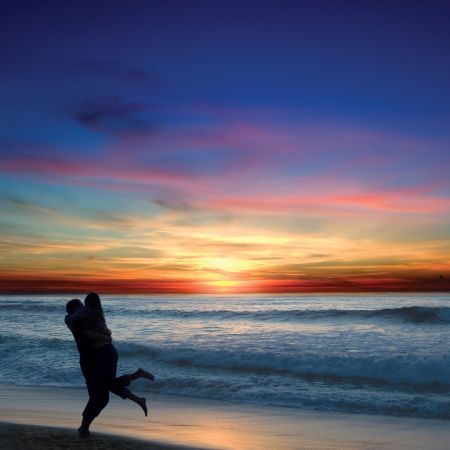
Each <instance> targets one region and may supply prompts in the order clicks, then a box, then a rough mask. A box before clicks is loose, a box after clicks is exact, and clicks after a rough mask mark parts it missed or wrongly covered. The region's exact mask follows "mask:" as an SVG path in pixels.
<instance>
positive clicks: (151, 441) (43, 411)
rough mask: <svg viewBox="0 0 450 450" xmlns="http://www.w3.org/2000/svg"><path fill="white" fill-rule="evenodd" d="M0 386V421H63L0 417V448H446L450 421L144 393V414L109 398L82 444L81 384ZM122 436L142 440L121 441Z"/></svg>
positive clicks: (264, 449) (41, 449) (128, 403)
mask: <svg viewBox="0 0 450 450" xmlns="http://www.w3.org/2000/svg"><path fill="white" fill-rule="evenodd" d="M0 392H1V393H0V421H2V422H8V423H16V424H34V425H40V426H53V427H62V428H65V429H66V430H55V429H42V428H40V429H32V428H30V427H27V428H25V429H23V431H20V430H21V429H19V428H14V427H10V428H8V426H7V425H3V426H2V427H1V430H2V431H1V435H2V436H3V437H2V439H3V440H2V441H0V448H1V449H4V450H9V448H11V449H12V448H17V449H18V448H23V449H28V448H30V449H31V448H32V449H35V450H44V449H52V450H53V449H54V450H56V449H67V450H72V449H78V448H83V449H91V448H92V449H96V450H109V449H110V448H121V449H124V450H128V449H136V450H141V449H142V450H147V449H148V450H150V449H155V450H156V449H158V450H159V449H163V448H167V445H172V446H173V445H175V446H178V447H180V446H189V447H191V448H197V449H198V448H214V449H228V450H302V449H315V450H318V449H346V450H352V449H365V450H369V449H370V450H375V449H386V450H387V449H389V450H394V449H395V450H397V449H430V450H431V449H435V450H441V449H442V450H444V449H448V443H449V442H450V423H449V421H445V420H434V419H432V420H430V419H417V418H402V417H388V416H369V415H360V414H341V413H321V412H320V413H319V412H312V411H311V412H310V411H299V410H295V409H289V408H274V407H258V406H249V405H242V404H236V403H228V402H222V401H212V400H200V399H191V398H187V397H177V396H169V395H158V394H149V393H147V394H148V395H147V403H148V406H149V412H150V413H149V417H145V416H144V415H143V414H142V412H141V411H140V410H138V407H136V405H134V404H132V403H131V402H129V401H124V400H121V399H117V398H112V399H111V402H110V404H109V405H108V407H107V408H106V409H105V410H104V411H103V413H102V415H101V416H100V417H99V418H98V419H97V420H96V421H95V422H94V424H93V426H92V428H91V430H92V433H93V439H94V440H93V441H91V442H90V443H87V442H86V441H81V442H85V443H84V444H83V445H84V446H83V447H80V440H79V438H78V437H77V434H76V428H77V427H78V426H79V420H80V414H81V411H82V409H83V406H84V402H85V401H86V398H87V397H86V392H85V390H84V389H82V388H79V389H78V388H51V387H17V386H1V390H0ZM5 427H6V428H5ZM5 430H7V431H5ZM99 433H107V434H108V435H109V436H105V435H99ZM5 436H6V437H5ZM14 436H15V437H14ZM33 436H34V437H33ZM124 437H126V438H134V439H140V440H141V441H134V442H133V441H124V440H123V438H124ZM13 438H14V439H24V440H25V441H24V442H25V443H20V445H19V444H18V445H16V446H13V447H7V446H5V445H4V443H5V442H7V441H6V440H5V439H9V440H10V441H11V439H13ZM118 440H120V442H119V441H118ZM17 442H18V443H19V441H17ZM27 442H29V444H28V443H27ZM32 442H35V445H34V446H33V445H32ZM9 445H11V444H9ZM26 445H32V446H31V447H27V446H26ZM39 445H40V447H39ZM87 445H90V447H89V446H87ZM164 445H166V447H164ZM169 448H170V447H169ZM172 448H173V447H172Z"/></svg>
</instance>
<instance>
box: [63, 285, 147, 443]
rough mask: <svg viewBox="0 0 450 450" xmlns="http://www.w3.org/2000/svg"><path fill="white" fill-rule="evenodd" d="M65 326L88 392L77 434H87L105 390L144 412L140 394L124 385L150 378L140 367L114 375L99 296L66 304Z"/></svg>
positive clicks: (114, 364) (103, 401) (106, 398)
mask: <svg viewBox="0 0 450 450" xmlns="http://www.w3.org/2000/svg"><path fill="white" fill-rule="evenodd" d="M66 311H67V315H66V317H65V322H66V325H67V326H68V327H69V329H70V330H71V331H72V333H73V336H74V338H75V342H76V344H77V348H78V352H79V353H80V367H81V372H82V373H83V376H84V378H85V379H86V386H87V390H88V393H89V401H88V402H87V404H86V407H85V408H84V411H83V420H82V422H81V426H80V428H79V429H78V434H79V436H80V437H87V436H89V426H90V425H91V423H92V421H93V420H94V419H95V418H96V417H97V416H98V415H99V414H100V412H101V411H102V410H103V408H105V406H106V405H107V404H108V402H109V392H113V393H114V394H116V395H118V396H119V397H122V398H123V399H126V398H129V399H130V400H132V401H133V402H135V403H137V404H138V405H139V406H140V407H141V408H142V409H143V411H144V414H145V415H147V405H146V401H145V398H144V397H138V396H136V395H135V394H133V393H132V392H131V391H130V390H129V389H127V386H129V385H130V382H131V381H133V380H136V379H137V378H147V379H149V380H151V381H154V377H153V375H152V374H151V373H149V372H147V371H146V370H143V369H138V370H136V372H134V373H131V374H127V375H122V376H120V377H116V370H117V360H118V355H117V350H116V348H115V347H114V345H113V344H112V338H111V331H110V330H109V329H108V327H107V325H106V321H105V316H104V314H103V309H102V305H101V302H100V297H99V296H98V295H97V294H94V293H90V294H88V295H87V296H86V298H85V300H84V306H83V304H82V303H81V301H80V300H78V299H73V300H70V301H69V302H67V304H66Z"/></svg>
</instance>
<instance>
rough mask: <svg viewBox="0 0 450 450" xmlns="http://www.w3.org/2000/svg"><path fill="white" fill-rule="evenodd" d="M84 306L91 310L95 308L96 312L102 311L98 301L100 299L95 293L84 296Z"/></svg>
mask: <svg viewBox="0 0 450 450" xmlns="http://www.w3.org/2000/svg"><path fill="white" fill-rule="evenodd" d="M84 306H89V307H91V308H95V309H98V310H100V311H101V310H102V303H101V301H100V297H99V296H98V294H96V293H95V292H91V293H89V294H88V295H86V298H85V299H84Z"/></svg>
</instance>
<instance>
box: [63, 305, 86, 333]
mask: <svg viewBox="0 0 450 450" xmlns="http://www.w3.org/2000/svg"><path fill="white" fill-rule="evenodd" d="M91 315H92V311H91V310H90V309H89V308H81V309H78V310H76V311H75V312H73V313H72V314H68V315H67V316H66V318H65V322H66V325H67V326H68V327H69V328H71V329H79V328H81V327H83V326H85V325H86V323H87V322H88V321H89V319H90V318H91Z"/></svg>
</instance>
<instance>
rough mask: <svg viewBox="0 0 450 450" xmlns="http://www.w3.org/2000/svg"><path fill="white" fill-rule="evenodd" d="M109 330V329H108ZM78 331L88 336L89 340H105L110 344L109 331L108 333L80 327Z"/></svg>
mask: <svg viewBox="0 0 450 450" xmlns="http://www.w3.org/2000/svg"><path fill="white" fill-rule="evenodd" d="M108 331H109V330H108ZM80 333H81V334H82V335H83V336H85V337H86V338H88V339H89V340H90V341H91V342H97V343H100V342H107V343H108V344H111V342H112V339H111V332H110V333H109V334H106V333H98V332H96V331H91V330H86V329H82V330H80Z"/></svg>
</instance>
